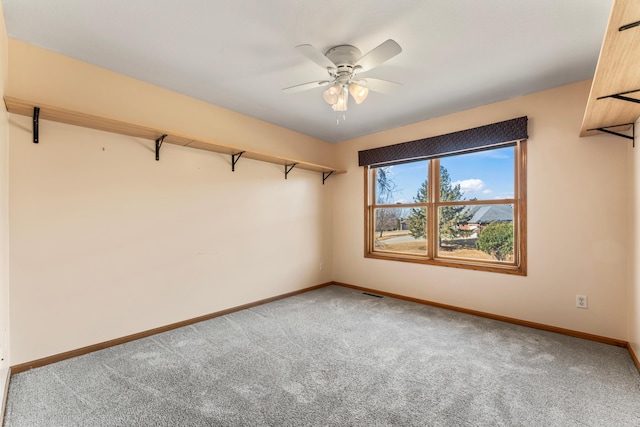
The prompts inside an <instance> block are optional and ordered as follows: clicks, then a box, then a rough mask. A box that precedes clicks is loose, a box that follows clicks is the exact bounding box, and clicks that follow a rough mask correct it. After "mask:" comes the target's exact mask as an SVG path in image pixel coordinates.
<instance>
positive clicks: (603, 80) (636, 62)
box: [580, 0, 640, 136]
mask: <svg viewBox="0 0 640 427" xmlns="http://www.w3.org/2000/svg"><path fill="white" fill-rule="evenodd" d="M637 21H640V2H639V1H637V0H615V2H614V4H613V7H612V9H611V16H610V17H609V24H608V26H607V31H606V33H605V36H604V41H603V43H602V49H601V50H600V58H599V59H598V65H597V67H596V72H595V75H594V78H593V83H592V84H591V93H590V94H589V100H588V101H587V108H586V111H585V114H584V119H583V121H582V128H581V131H580V136H589V135H595V134H597V133H600V132H599V131H597V130H589V129H597V128H599V127H610V126H615V125H620V124H624V123H633V122H635V121H636V119H637V118H638V117H639V116H640V104H636V103H633V102H629V101H623V100H619V99H613V98H604V99H598V98H599V97H602V96H608V95H614V94H618V93H622V92H628V91H634V90H638V89H640V26H639V27H635V28H630V29H628V30H624V31H619V30H618V29H619V28H620V27H621V26H623V25H626V24H630V23H633V22H637ZM627 96H629V97H630V98H639V99H640V92H636V93H633V94H629V95H627ZM627 128H628V127H627ZM618 129H620V128H618Z"/></svg>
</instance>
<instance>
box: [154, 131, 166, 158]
mask: <svg viewBox="0 0 640 427" xmlns="http://www.w3.org/2000/svg"><path fill="white" fill-rule="evenodd" d="M166 137H167V134H164V135H162V136H161V137H160V138H158V139H156V161H158V160H160V147H162V143H163V142H164V139H165V138H166Z"/></svg>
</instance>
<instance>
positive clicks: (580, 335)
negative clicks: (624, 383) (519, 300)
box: [333, 282, 630, 348]
mask: <svg viewBox="0 0 640 427" xmlns="http://www.w3.org/2000/svg"><path fill="white" fill-rule="evenodd" d="M333 284H334V285H337V286H343V287H345V288H351V289H356V290H359V291H363V292H370V293H374V294H378V295H384V296H387V297H391V298H397V299H401V300H405V301H411V302H417V303H419V304H425V305H430V306H433V307H438V308H444V309H447V310H453V311H458V312H460V313H466V314H472V315H474V316H479V317H486V318H488V319H493V320H499V321H501V322H507V323H513V324H516V325H521V326H527V327H529V328H534V329H541V330H544V331H550V332H556V333H559V334H563V335H568V336H571V337H576V338H582V339H586V340H590V341H597V342H601V343H604V344H609V345H615V346H617V347H623V348H630V346H629V343H627V342H626V341H623V340H618V339H615V338H609V337H603V336H600V335H593V334H588V333H586V332H579V331H574V330H571V329H565V328H558V327H556V326H550V325H545V324H543V323H536V322H529V321H528V320H520V319H515V318H513V317H506V316H500V315H497V314H491V313H485V312H483V311H476V310H469V309H467V308H461V307H456V306H453V305H448V304H441V303H439V302H433V301H429V300H424V299H420V298H413V297H408V296H405V295H400V294H393V293H390V292H384V291H379V290H376V289H371V288H363V287H362V286H355V285H349V284H347V283H340V282H333Z"/></svg>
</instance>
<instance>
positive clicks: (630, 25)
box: [618, 21, 640, 31]
mask: <svg viewBox="0 0 640 427" xmlns="http://www.w3.org/2000/svg"><path fill="white" fill-rule="evenodd" d="M637 26H640V21H636V22H632V23H630V24H627V25H623V26H622V27H620V28H618V31H624V30H628V29H630V28H634V27H637Z"/></svg>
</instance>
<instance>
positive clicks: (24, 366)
mask: <svg viewBox="0 0 640 427" xmlns="http://www.w3.org/2000/svg"><path fill="white" fill-rule="evenodd" d="M330 285H336V286H342V287H344V288H350V289H355V290H359V291H363V292H369V293H373V294H377V295H383V296H387V297H391V298H397V299H401V300H405V301H411V302H416V303H419V304H425V305H430V306H433V307H438V308H444V309H447V310H453V311H457V312H461V313H466V314H471V315H474V316H479V317H485V318H488V319H493V320H499V321H501V322H507V323H513V324H516V325H521V326H527V327H529V328H534V329H540V330H544V331H549V332H555V333H559V334H563V335H568V336H571V337H576V338H582V339H586V340H590V341H596V342H600V343H603V344H609V345H615V346H617V347H623V348H626V349H628V351H629V354H630V355H631V359H632V360H633V362H634V363H635V365H636V368H638V372H639V373H640V361H639V360H638V357H637V356H636V354H635V353H634V351H633V348H632V347H631V345H629V343H628V342H626V341H623V340H618V339H615V338H609V337H603V336H600V335H594V334H588V333H586V332H579V331H574V330H571V329H565V328H559V327H556V326H550V325H545V324H543V323H536V322H529V321H527V320H520V319H515V318H512V317H506V316H500V315H497V314H491V313H485V312H482V311H476V310H470V309H466V308H461V307H456V306H453V305H448V304H441V303H438V302H434V301H429V300H424V299H420V298H413V297H408V296H405V295H400V294H394V293H391V292H385V291H379V290H377V289H372V288H365V287H362V286H355V285H350V284H347V283H341V282H335V281H333V282H327V283H323V284H320V285H316V286H311V287H308V288H305V289H300V290H297V291H293V292H288V293H286V294H281V295H277V296H274V297H271V298H265V299H262V300H259V301H254V302H251V303H248V304H243V305H240V306H237V307H232V308H228V309H226V310H221V311H217V312H215V313H210V314H206V315H204V316H199V317H194V318H192V319H188V320H184V321H182V322H177V323H172V324H170V325H166V326H161V327H159V328H154V329H150V330H147V331H143V332H138V333H136V334H132V335H127V336H125V337H121V338H116V339H113V340H109V341H104V342H101V343H98V344H93V345H90V346H87V347H82V348H79V349H75V350H70V351H66V352H64V353H59V354H55V355H53V356H48V357H44V358H42V359H37V360H33V361H31V362H26V363H21V364H19V365H15V366H12V367H10V368H9V371H8V372H9V374H8V375H9V376H11V375H13V374H18V373H20V372H24V371H27V370H29V369H33V368H39V367H41V366H45V365H49V364H51V363H56V362H60V361H63V360H66V359H70V358H72V357H77V356H82V355H84V354H88V353H92V352H94V351H98V350H103V349H105V348H109V347H113V346H116V345H120V344H124V343H127V342H130V341H134V340H138V339H141V338H146V337H149V336H151V335H156V334H159V333H162V332H167V331H170V330H173V329H177V328H181V327H183V326H189V325H192V324H194V323H198V322H202V321H205V320H209V319H213V318H215V317H219V316H224V315H225V314H230V313H234V312H236V311H240V310H245V309H247V308H251V307H255V306H258V305H261V304H266V303H268V302H272V301H277V300H279V299H283V298H288V297H291V296H294V295H298V294H302V293H305V292H309V291H313V290H315V289H320V288H324V287H326V286H330ZM8 387H9V381H8V380H7V383H6V388H7V390H8ZM7 390H5V394H4V400H6V392H7ZM4 404H5V402H4V401H3V402H2V412H1V413H0V415H2V416H3V415H4ZM1 419H2V418H0V420H1Z"/></svg>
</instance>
